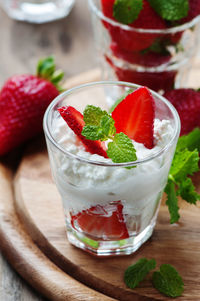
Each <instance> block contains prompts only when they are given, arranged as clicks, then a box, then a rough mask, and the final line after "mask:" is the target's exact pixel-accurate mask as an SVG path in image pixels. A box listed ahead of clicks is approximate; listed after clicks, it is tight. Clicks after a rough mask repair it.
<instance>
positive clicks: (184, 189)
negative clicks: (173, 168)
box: [177, 178, 200, 205]
mask: <svg viewBox="0 0 200 301" xmlns="http://www.w3.org/2000/svg"><path fill="white" fill-rule="evenodd" d="M177 195H180V196H181V197H182V199H184V200H185V201H186V202H188V203H190V204H195V205H196V202H197V201H198V200H200V194H198V193H197V192H196V191H195V187H194V185H193V183H192V180H191V179H190V178H187V179H186V180H185V181H183V182H181V183H180V186H179V189H178V190H177Z"/></svg>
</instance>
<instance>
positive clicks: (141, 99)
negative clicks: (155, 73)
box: [112, 87, 155, 148]
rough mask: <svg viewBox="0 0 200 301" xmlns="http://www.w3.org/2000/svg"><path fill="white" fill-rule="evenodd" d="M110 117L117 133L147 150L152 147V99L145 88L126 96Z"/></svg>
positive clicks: (153, 116)
mask: <svg viewBox="0 0 200 301" xmlns="http://www.w3.org/2000/svg"><path fill="white" fill-rule="evenodd" d="M112 117H113V119H114V120H115V127H116V130H117V133H120V132H123V133H125V134H126V135H127V136H129V138H131V139H133V140H135V141H136V142H139V143H143V144H144V145H145V147H147V148H152V147H153V146H154V144H153V129H154V118H155V108H154V99H153V97H152V95H151V93H150V91H149V90H148V89H147V88H146V87H141V88H139V89H137V90H135V91H134V92H133V93H131V94H129V95H128V96H126V98H125V99H124V100H122V102H120V103H119V105H118V106H117V107H116V108H115V109H114V111H113V112H112Z"/></svg>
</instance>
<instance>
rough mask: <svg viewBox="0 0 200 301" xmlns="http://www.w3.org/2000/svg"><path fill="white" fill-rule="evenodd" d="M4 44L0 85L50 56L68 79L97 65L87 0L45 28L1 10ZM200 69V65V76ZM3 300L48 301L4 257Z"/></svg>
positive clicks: (1, 273) (0, 54) (0, 283)
mask: <svg viewBox="0 0 200 301" xmlns="http://www.w3.org/2000/svg"><path fill="white" fill-rule="evenodd" d="M0 41H1V43H0V44H1V47H0V86H1V85H2V84H3V82H4V81H5V80H6V79H7V78H8V77H9V76H11V75H13V74H15V73H27V72H30V73H31V72H33V71H34V70H35V65H36V62H37V60H38V58H40V57H44V56H47V55H50V54H54V55H55V57H56V62H57V65H58V66H59V67H60V68H62V69H63V70H64V71H65V73H66V78H67V77H70V76H72V75H75V74H77V73H79V72H83V71H87V70H89V69H91V68H94V67H96V66H97V61H96V58H95V52H94V43H93V37H92V28H91V20H90V14H89V10H88V5H87V0H77V1H76V4H75V6H74V8H73V10H72V12H71V14H70V15H69V16H68V17H67V18H65V19H63V20H60V21H56V22H52V23H48V24H43V25H34V24H29V23H24V22H16V21H14V20H11V19H10V18H9V17H8V16H7V15H6V14H5V13H4V12H3V11H2V10H1V9H0ZM196 67H197V66H196ZM199 68H200V64H198V69H196V74H197V73H198V75H199ZM196 80H197V82H196V83H195V84H194V83H193V84H194V85H195V86H198V87H199V86H200V82H199V76H196ZM30 277H31V275H30ZM0 300H2V301H33V300H34V301H36V300H37V301H38V300H40V301H41V300H44V298H42V297H41V296H39V294H38V293H37V292H35V291H33V290H32V289H31V288H30V286H28V285H27V284H26V282H25V281H24V280H23V279H22V278H20V276H18V275H17V274H16V272H15V271H14V270H13V269H12V267H10V265H9V264H8V263H7V261H6V260H5V259H4V258H3V257H2V256H1V254H0Z"/></svg>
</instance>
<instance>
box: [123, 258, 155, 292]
mask: <svg viewBox="0 0 200 301" xmlns="http://www.w3.org/2000/svg"><path fill="white" fill-rule="evenodd" d="M155 267H156V261H155V259H150V260H148V259H146V258H141V259H139V260H138V261H137V262H136V263H135V264H133V265H131V266H129V267H128V268H127V269H126V271H125V273H124V282H125V284H126V285H127V286H128V287H129V288H132V289H133V288H135V287H137V286H138V284H139V283H140V282H141V281H142V280H144V278H145V277H146V275H147V274H148V273H149V272H150V271H151V270H153V269H155Z"/></svg>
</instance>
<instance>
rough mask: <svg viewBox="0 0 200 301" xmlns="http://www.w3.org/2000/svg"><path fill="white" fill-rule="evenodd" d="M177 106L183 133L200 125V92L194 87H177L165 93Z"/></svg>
mask: <svg viewBox="0 0 200 301" xmlns="http://www.w3.org/2000/svg"><path fill="white" fill-rule="evenodd" d="M164 97H166V98H167V99H168V100H169V101H170V102H171V103H172V104H173V105H174V107H175V108H176V110H177V111H178V113H179V116H180V120H181V135H185V134H188V133H189V132H190V131H192V130H193V129H194V128H195V127H200V117H199V116H200V92H198V91H195V90H193V89H186V88H185V89H184V88H183V89H176V90H171V91H168V92H166V93H165V94H164Z"/></svg>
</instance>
